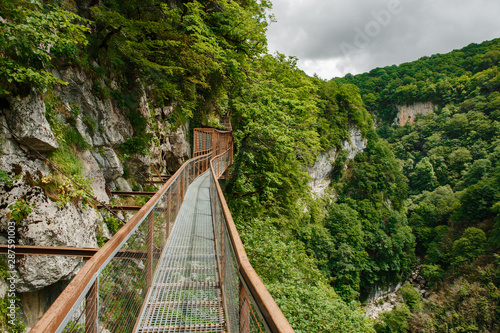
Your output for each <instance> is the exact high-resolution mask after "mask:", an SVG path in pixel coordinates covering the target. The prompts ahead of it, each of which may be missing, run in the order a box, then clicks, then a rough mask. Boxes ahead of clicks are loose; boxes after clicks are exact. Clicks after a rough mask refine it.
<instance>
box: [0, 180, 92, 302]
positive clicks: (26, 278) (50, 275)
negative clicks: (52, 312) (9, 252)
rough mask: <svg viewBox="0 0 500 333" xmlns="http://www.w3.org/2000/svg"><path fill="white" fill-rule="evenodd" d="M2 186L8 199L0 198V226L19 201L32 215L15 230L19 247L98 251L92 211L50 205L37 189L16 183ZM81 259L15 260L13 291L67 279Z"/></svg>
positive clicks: (74, 206)
mask: <svg viewBox="0 0 500 333" xmlns="http://www.w3.org/2000/svg"><path fill="white" fill-rule="evenodd" d="M7 186H8V185H5V184H3V185H2V187H3V189H4V190H8V195H6V196H2V197H0V207H1V209H0V214H1V216H2V218H1V219H0V224H1V225H2V226H4V225H6V224H7V219H8V213H9V211H10V210H9V208H8V206H9V205H11V204H14V203H15V202H16V201H17V200H18V199H20V198H24V199H25V200H26V201H27V202H29V205H30V208H31V213H30V214H29V215H28V216H27V217H26V218H25V219H24V220H22V221H21V222H20V224H18V226H17V230H16V231H17V232H16V233H17V235H16V236H17V239H18V242H19V244H21V245H39V246H74V247H97V242H96V225H97V224H98V222H99V216H98V214H97V212H96V211H95V210H94V209H91V208H90V207H83V206H81V204H78V205H74V204H72V203H68V204H66V205H64V206H60V205H58V203H56V202H53V201H52V200H50V199H49V198H47V196H46V195H45V193H44V192H43V190H42V189H41V188H40V187H38V186H35V187H32V186H29V185H28V184H25V183H22V182H21V181H17V182H16V183H14V184H13V185H12V186H8V188H7ZM81 264H82V259H81V258H70V257H50V256H25V257H24V258H22V259H19V260H18V264H17V267H16V268H17V271H18V273H19V276H18V278H17V280H16V288H17V291H18V292H20V293H23V292H32V291H36V290H40V289H42V288H44V287H46V286H49V285H51V284H54V283H55V282H57V281H59V280H66V279H70V278H71V277H72V276H73V275H74V274H75V273H76V272H77V271H78V270H79V268H80V266H81Z"/></svg>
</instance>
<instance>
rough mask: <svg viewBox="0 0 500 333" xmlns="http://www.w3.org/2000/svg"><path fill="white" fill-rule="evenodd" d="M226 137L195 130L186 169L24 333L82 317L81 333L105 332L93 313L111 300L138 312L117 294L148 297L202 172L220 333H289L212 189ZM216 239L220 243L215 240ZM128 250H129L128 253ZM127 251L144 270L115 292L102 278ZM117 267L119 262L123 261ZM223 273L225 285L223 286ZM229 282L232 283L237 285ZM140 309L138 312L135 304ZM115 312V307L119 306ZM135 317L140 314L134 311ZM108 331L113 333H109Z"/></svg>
mask: <svg viewBox="0 0 500 333" xmlns="http://www.w3.org/2000/svg"><path fill="white" fill-rule="evenodd" d="M229 133H231V131H223V130H217V129H213V128H211V129H195V138H194V141H195V143H194V144H195V147H194V149H193V155H194V156H195V157H193V158H191V159H190V160H188V161H186V162H185V163H184V164H183V165H182V166H181V167H180V168H179V170H177V172H176V173H175V174H174V175H173V176H172V177H171V178H170V179H169V180H168V181H167V182H166V183H165V184H164V185H163V186H162V188H161V189H160V190H159V191H158V192H157V193H156V194H155V195H154V196H153V197H152V198H151V199H150V200H149V201H148V202H147V203H146V204H145V205H144V206H143V207H142V208H141V209H140V210H139V211H138V212H137V213H136V214H135V215H134V216H133V217H132V218H131V219H130V220H129V221H128V222H127V223H126V224H125V225H124V226H123V227H122V228H121V229H120V230H119V231H118V232H117V233H116V234H115V235H114V236H113V237H112V238H111V239H110V240H109V241H108V242H107V243H106V244H105V245H104V246H103V247H102V248H101V249H100V250H98V251H97V253H96V254H95V255H94V256H92V258H90V259H89V260H88V261H87V263H86V264H85V265H84V266H83V267H82V269H81V270H80V272H78V274H77V275H76V276H75V277H74V278H73V279H72V281H71V282H70V283H69V285H68V286H67V287H66V288H65V289H64V291H63V292H62V293H61V294H60V295H59V297H58V298H57V299H56V301H55V302H54V303H53V304H52V306H51V307H50V308H49V309H48V311H47V312H46V313H45V314H44V315H43V317H42V318H41V319H40V320H39V321H38V322H37V323H36V324H35V326H34V327H33V328H32V330H31V332H33V333H46V332H61V331H62V330H63V329H64V328H65V327H67V326H66V325H67V324H68V322H70V325H69V326H71V325H73V328H72V330H74V329H76V331H79V329H78V326H79V325H80V324H78V323H79V322H81V320H82V319H81V318H82V317H83V320H84V321H85V331H86V332H92V333H94V332H98V331H100V329H101V328H104V327H105V326H106V323H108V324H109V322H108V321H109V320H110V316H108V317H106V318H107V319H106V320H103V324H102V325H103V326H100V325H101V322H100V319H99V318H102V317H99V313H100V312H99V311H101V310H100V309H101V308H103V309H104V310H102V311H103V312H102V313H101V315H104V316H106V315H107V312H106V309H107V307H106V306H107V305H106V306H104V304H113V309H114V308H115V307H116V306H117V305H116V304H115V303H113V300H112V299H113V297H115V296H116V293H117V292H118V296H117V297H122V298H124V299H125V300H127V297H129V298H128V301H127V302H129V301H130V302H132V303H133V302H136V304H138V306H139V307H140V304H142V302H143V301H141V300H140V299H135V298H133V296H126V295H125V294H123V295H121V294H120V293H121V289H123V290H125V289H126V288H131V289H132V290H137V289H135V288H139V289H141V288H142V289H141V290H143V291H144V288H146V290H147V288H149V287H150V286H151V284H150V280H151V276H154V269H155V267H157V266H155V263H156V261H157V260H156V259H157V257H158V256H157V254H158V253H159V251H162V249H163V246H164V244H165V242H166V239H167V238H168V236H169V234H170V228H171V225H170V222H171V218H172V216H173V217H174V221H175V217H176V215H177V213H178V211H179V207H180V205H181V203H182V200H183V197H184V194H185V192H186V190H187V186H188V185H189V184H190V183H191V182H192V181H194V179H196V178H197V177H198V176H199V175H200V174H201V173H203V172H205V171H206V170H208V169H210V177H211V183H212V184H213V186H211V189H210V191H211V196H210V197H211V201H212V216H213V219H214V220H213V221H214V233H215V235H214V236H216V248H217V260H218V266H219V274H221V276H220V281H222V286H221V290H222V295H223V298H224V308H225V312H226V318H227V332H228V333H229V332H240V333H246V332H250V327H257V328H259V329H261V328H260V326H261V325H262V326H264V327H265V328H267V331H270V332H273V333H276V332H287V333H288V332H294V331H293V329H292V327H291V326H290V324H289V323H288V321H287V319H286V318H285V316H284V315H283V313H282V312H281V310H280V309H279V307H278V305H277V304H276V302H275V301H274V299H273V298H272V296H271V295H270V294H269V292H268V290H267V289H266V287H265V286H264V284H263V283H262V281H261V280H260V278H259V276H258V275H257V273H256V272H255V270H254V269H253V267H252V265H251V264H250V262H249V260H248V257H247V255H246V252H245V249H244V247H243V243H242V242H241V239H240V236H239V234H238V231H237V229H236V226H235V224H234V221H233V218H232V216H231V213H230V211H229V208H228V206H227V202H226V200H225V198H224V195H223V193H222V189H221V187H220V184H219V182H218V178H219V177H220V176H222V174H223V173H224V172H225V171H226V170H227V168H228V167H229V166H230V165H231V164H232V159H233V138H232V135H228V134H229ZM206 134H207V135H206ZM201 154H203V155H201ZM172 211H173V212H172ZM171 212H172V214H171ZM165 216H167V217H165ZM146 221H147V222H146ZM157 222H158V223H157ZM132 234H134V237H131V235H132ZM157 234H158V235H157ZM217 234H218V236H219V237H222V239H219V240H217ZM130 242H132V245H131V243H130ZM146 243H147V244H146ZM126 244H127V245H126ZM137 244H139V246H140V249H139V250H137V248H136V246H137ZM127 246H128V247H129V249H128V251H129V252H130V253H138V255H137V256H136V257H134V256H131V257H130V258H129V257H127V258H128V259H130V260H129V262H132V263H133V265H135V266H138V265H139V263H137V262H135V263H134V260H136V259H141V260H142V259H146V265H145V269H144V266H143V267H142V268H140V269H141V274H142V275H141V276H139V277H136V278H135V280H134V278H132V277H127V276H125V278H126V279H127V281H128V282H127V283H128V284H126V285H124V286H125V287H120V286H122V285H121V284H120V285H118V284H116V283H117V281H114V280H113V279H115V278H117V276H116V275H113V274H110V273H109V271H110V270H111V271H113V269H116V267H115V266H113V265H115V264H114V263H115V262H116V261H111V260H112V259H114V258H115V256H116V257H117V258H118V256H117V254H118V253H119V251H120V250H122V251H124V250H123V249H124V248H126V247H127ZM134 250H135V252H134ZM155 258H156V259H155ZM141 260H138V261H141ZM155 260H156V261H155ZM136 261H137V260H136ZM120 262H123V259H122V260H121V261H120ZM134 269H135V268H134ZM104 272H106V273H104ZM226 273H227V279H224V274H226ZM123 275H126V272H125V273H121V275H119V276H118V278H120V279H122V278H123ZM107 278H110V279H111V281H109V279H108V280H107ZM224 280H226V281H224ZM235 280H237V281H238V282H237V283H236V284H235ZM100 281H101V283H102V286H101V285H100ZM109 282H115V285H113V287H112V288H111V291H109V288H108V286H107V284H108V283H109ZM117 286H118V287H117ZM100 288H101V289H103V290H107V293H105V294H103V295H98V293H99V290H100ZM106 288H108V289H106ZM226 292H227V293H228V294H229V293H231V295H230V296H231V297H229V298H228V295H226ZM139 294H141V293H139ZM101 299H102V301H103V302H106V301H108V300H109V299H111V301H110V302H112V303H103V304H101ZM238 299H239V303H238ZM139 301H140V302H141V303H140V304H139V303H137V302H139ZM228 303H231V307H228V305H227V304H228ZM83 304H85V306H84V305H83ZM238 304H239V305H238ZM252 304H253V306H254V307H253V308H252ZM136 306H137V305H136ZM143 306H144V305H143ZM100 307H101V308H100ZM118 307H120V306H119V305H118ZM252 309H255V310H256V311H255V313H257V314H258V315H259V318H257V317H255V314H254V312H253V310H252ZM136 310H137V311H139V310H140V309H136ZM128 311H129V310H125V309H122V311H121V312H119V313H118V315H119V317H118V319H117V321H119V320H121V321H122V322H123V321H124V320H125V322H127V325H128V326H127V330H128V329H131V328H132V327H133V326H134V323H130V319H131V318H133V317H134V316H133V314H130V313H129V312H128ZM134 311H135V310H134ZM250 312H252V314H253V318H252V317H251V316H250ZM134 313H135V312H134ZM74 316H76V317H79V318H78V319H77V320H75V321H74V322H73V320H72V321H70V319H72V318H75V317H74ZM122 316H123V317H122ZM112 322H113V320H112ZM259 323H260V324H259ZM75 325H76V326H75ZM130 325H131V326H130ZM237 325H239V327H237ZM113 327H116V326H113ZM116 329H118V328H116ZM261 330H262V329H261ZM112 331H113V332H114V331H115V329H114V328H113V329H112ZM120 331H121V330H120Z"/></svg>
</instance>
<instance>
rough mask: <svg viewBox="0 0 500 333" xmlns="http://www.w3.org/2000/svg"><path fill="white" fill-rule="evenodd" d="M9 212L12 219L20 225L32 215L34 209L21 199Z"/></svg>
mask: <svg viewBox="0 0 500 333" xmlns="http://www.w3.org/2000/svg"><path fill="white" fill-rule="evenodd" d="M9 210H10V212H9V214H10V218H11V219H13V220H14V221H16V224H19V223H21V221H22V220H24V219H25V218H27V217H28V215H30V214H31V211H32V207H31V204H30V203H29V202H27V201H26V200H25V199H19V200H17V201H16V203H14V204H12V205H10V206H9Z"/></svg>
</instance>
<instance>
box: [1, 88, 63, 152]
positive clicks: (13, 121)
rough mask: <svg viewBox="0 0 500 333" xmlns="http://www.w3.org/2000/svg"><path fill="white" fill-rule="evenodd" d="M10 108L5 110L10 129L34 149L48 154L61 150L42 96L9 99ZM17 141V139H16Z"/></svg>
mask: <svg viewBox="0 0 500 333" xmlns="http://www.w3.org/2000/svg"><path fill="white" fill-rule="evenodd" d="M8 101H9V103H10V108H7V109H3V113H4V115H5V118H6V120H7V123H8V126H9V128H10V129H11V130H12V131H13V132H14V133H15V134H16V135H17V136H18V137H19V138H20V139H21V140H22V142H20V143H23V142H24V143H26V144H27V145H29V146H30V147H32V148H33V149H35V150H37V151H39V152H42V153H46V152H51V151H53V150H55V149H57V148H59V144H58V143H57V141H56V138H55V136H54V133H52V129H51V128H50V125H49V123H48V121H47V119H45V102H44V101H43V98H42V96H40V95H39V94H38V93H36V92H34V91H33V92H31V93H30V94H29V95H27V96H25V97H20V96H15V97H10V98H8ZM16 140H17V139H16Z"/></svg>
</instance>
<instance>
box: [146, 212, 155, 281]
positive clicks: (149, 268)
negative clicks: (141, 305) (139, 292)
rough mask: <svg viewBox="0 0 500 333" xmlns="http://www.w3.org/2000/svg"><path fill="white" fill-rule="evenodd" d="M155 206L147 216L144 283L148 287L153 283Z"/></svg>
mask: <svg viewBox="0 0 500 333" xmlns="http://www.w3.org/2000/svg"><path fill="white" fill-rule="evenodd" d="M154 212H155V208H153V210H152V211H151V213H149V217H148V245H147V246H148V248H147V251H148V256H147V259H146V285H147V288H148V289H149V288H150V287H151V285H152V284H153V235H154V214H155V213H154Z"/></svg>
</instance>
